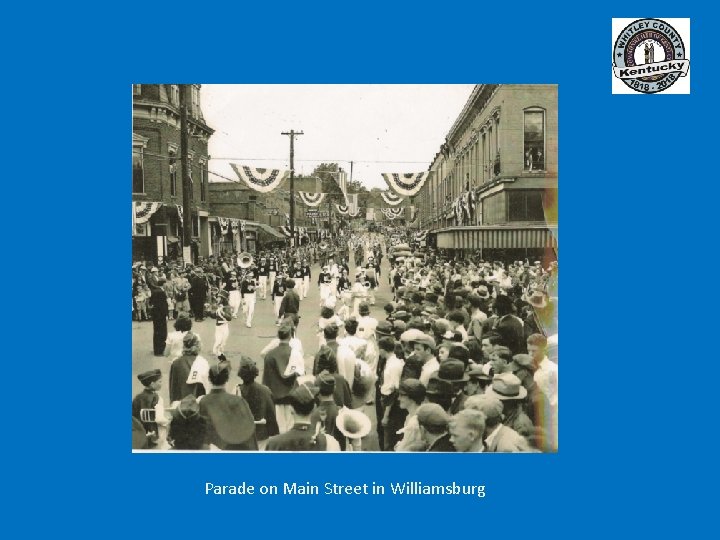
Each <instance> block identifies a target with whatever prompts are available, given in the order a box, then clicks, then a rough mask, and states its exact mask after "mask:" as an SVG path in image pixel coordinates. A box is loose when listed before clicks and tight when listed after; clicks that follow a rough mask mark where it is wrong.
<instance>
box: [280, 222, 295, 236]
mask: <svg viewBox="0 0 720 540" xmlns="http://www.w3.org/2000/svg"><path fill="white" fill-rule="evenodd" d="M278 228H279V229H280V232H281V233H283V234H284V235H285V236H286V237H287V238H290V237H291V236H292V235H291V234H290V227H288V226H287V225H280V227H278Z"/></svg>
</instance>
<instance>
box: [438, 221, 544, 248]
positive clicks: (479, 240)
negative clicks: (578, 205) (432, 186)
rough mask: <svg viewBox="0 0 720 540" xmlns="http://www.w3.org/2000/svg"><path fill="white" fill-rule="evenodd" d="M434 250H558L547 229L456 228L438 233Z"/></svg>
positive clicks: (506, 227)
mask: <svg viewBox="0 0 720 540" xmlns="http://www.w3.org/2000/svg"><path fill="white" fill-rule="evenodd" d="M437 247H439V248H444V249H469V250H476V249H513V248H521V249H522V248H527V249H532V248H549V249H557V247H558V246H557V239H556V238H555V237H554V236H553V234H552V233H551V232H550V229H549V228H548V227H545V226H542V227H535V226H533V227H508V226H504V227H493V226H483V227H456V228H450V229H444V230H440V231H438V232H437Z"/></svg>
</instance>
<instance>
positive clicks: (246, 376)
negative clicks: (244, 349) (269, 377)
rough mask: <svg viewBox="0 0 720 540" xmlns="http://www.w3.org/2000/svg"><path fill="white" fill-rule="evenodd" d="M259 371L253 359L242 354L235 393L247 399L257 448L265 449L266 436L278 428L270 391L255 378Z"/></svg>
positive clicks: (276, 432) (275, 433) (274, 433)
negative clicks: (253, 423)
mask: <svg viewBox="0 0 720 540" xmlns="http://www.w3.org/2000/svg"><path fill="white" fill-rule="evenodd" d="M259 373H260V372H259V371H258V368H257V366H256V365H255V361H254V360H252V359H251V358H249V357H247V356H243V357H242V359H241V360H240V369H238V377H240V379H242V384H239V385H237V387H236V389H235V393H236V394H239V395H242V397H243V398H244V399H245V401H247V404H248V406H249V407H250V410H251V411H252V414H253V418H254V419H255V438H256V439H257V442H258V449H259V450H265V447H266V446H267V441H268V437H272V436H273V435H277V434H278V433H280V429H279V428H278V424H277V418H276V417H275V404H274V403H273V399H272V392H271V391H270V389H269V388H268V387H267V386H265V385H264V384H260V383H259V382H257V381H256V380H255V379H256V377H257V376H258V374H259Z"/></svg>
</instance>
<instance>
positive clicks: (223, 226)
mask: <svg viewBox="0 0 720 540" xmlns="http://www.w3.org/2000/svg"><path fill="white" fill-rule="evenodd" d="M217 220H218V225H220V234H222V235H225V234H227V233H228V227H229V225H230V220H229V219H228V218H224V217H219V218H217Z"/></svg>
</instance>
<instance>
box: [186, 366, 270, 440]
mask: <svg viewBox="0 0 720 540" xmlns="http://www.w3.org/2000/svg"><path fill="white" fill-rule="evenodd" d="M229 377H230V369H229V366H228V365H224V364H218V365H214V366H212V367H211V368H210V370H209V373H208V378H209V380H210V385H211V389H210V393H208V394H207V395H206V396H204V397H203V398H202V399H201V400H200V414H201V415H202V416H204V417H205V418H206V419H207V420H208V431H207V434H206V442H207V443H208V444H214V445H215V446H217V447H218V448H219V449H220V450H257V449H258V445H257V440H256V439H255V421H254V417H253V414H252V411H251V410H250V407H249V406H248V404H247V401H245V399H244V398H243V397H242V396H236V395H233V394H230V393H228V392H227V390H226V389H225V385H226V384H227V382H228V379H229Z"/></svg>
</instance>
